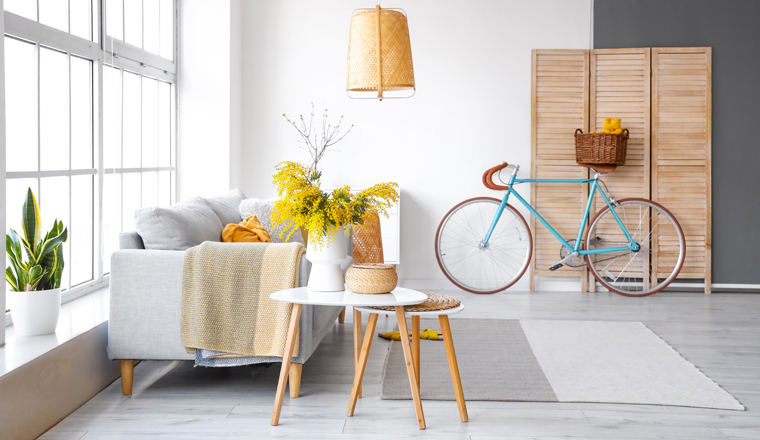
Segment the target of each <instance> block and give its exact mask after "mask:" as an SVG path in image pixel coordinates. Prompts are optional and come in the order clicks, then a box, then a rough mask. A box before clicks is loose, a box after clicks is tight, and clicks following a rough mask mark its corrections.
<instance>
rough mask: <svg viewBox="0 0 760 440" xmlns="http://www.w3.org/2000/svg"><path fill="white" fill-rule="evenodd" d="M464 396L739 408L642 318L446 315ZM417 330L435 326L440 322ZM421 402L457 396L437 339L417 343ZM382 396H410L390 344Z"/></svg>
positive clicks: (395, 347) (400, 358)
mask: <svg viewBox="0 0 760 440" xmlns="http://www.w3.org/2000/svg"><path fill="white" fill-rule="evenodd" d="M450 322H451V328H452V333H453V339H454V345H455V349H456V352H457V359H458V361H459V371H460V375H461V377H462V386H463V388H464V394H465V398H466V399H467V400H498V401H539V402H596V403H625V404H642V405H670V406H687V407H696V408H714V409H730V410H738V411H741V410H744V406H742V405H741V404H740V403H739V402H738V401H737V400H736V399H735V398H734V397H733V396H731V395H730V394H728V393H727V392H726V391H725V390H723V389H722V388H721V387H720V386H719V385H718V384H716V383H715V382H713V381H712V380H711V379H710V378H708V377H707V376H705V375H704V374H703V373H702V372H701V371H699V370H698V369H697V368H696V367H695V366H694V365H693V364H692V363H690V362H688V361H687V360H686V359H684V358H683V357H681V355H679V354H678V353H677V352H676V351H675V350H674V349H673V348H672V347H671V346H670V345H668V344H667V343H666V342H665V341H663V340H662V339H661V338H659V337H658V336H657V335H656V334H654V333H653V332H652V331H651V330H649V329H648V328H647V327H646V326H645V325H644V324H642V323H640V322H597V321H550V320H485V319H451V320H450ZM421 325H422V328H434V329H438V328H439V324H438V320H437V319H431V320H422V323H421ZM420 357H421V368H420V370H421V393H422V398H423V399H428V400H454V391H453V388H452V385H451V375H450V373H449V368H448V364H447V361H446V350H445V347H444V344H443V343H442V342H441V341H429V340H423V341H422V343H421V355H420ZM380 398H381V399H411V393H410V392H409V379H408V378H407V375H406V368H405V366H404V355H403V353H402V350H401V345H400V344H399V343H398V342H392V343H391V345H390V348H389V350H388V355H387V357H386V361H385V366H384V368H383V376H382V383H381V386H380Z"/></svg>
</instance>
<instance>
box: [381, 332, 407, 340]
mask: <svg viewBox="0 0 760 440" xmlns="http://www.w3.org/2000/svg"><path fill="white" fill-rule="evenodd" d="M377 335H378V336H380V337H381V338H383V339H388V340H391V341H400V340H401V332H389V333H378V334H377ZM409 337H410V338H411V337H412V332H409Z"/></svg>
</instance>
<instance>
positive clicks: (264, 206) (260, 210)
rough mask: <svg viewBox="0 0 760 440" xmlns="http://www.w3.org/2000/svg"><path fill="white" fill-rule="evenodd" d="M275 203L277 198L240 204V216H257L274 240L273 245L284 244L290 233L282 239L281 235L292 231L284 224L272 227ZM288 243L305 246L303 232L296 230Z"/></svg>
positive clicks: (251, 200) (244, 201) (253, 200)
mask: <svg viewBox="0 0 760 440" xmlns="http://www.w3.org/2000/svg"><path fill="white" fill-rule="evenodd" d="M275 201H277V199H276V198H271V199H245V200H243V201H242V202H240V207H239V210H240V216H241V217H243V218H248V217H250V216H252V215H255V216H256V217H257V218H258V219H259V222H261V226H263V227H264V229H266V230H267V231H269V237H270V238H271V239H272V243H284V242H285V238H286V237H287V236H288V232H285V233H284V234H283V235H282V238H280V233H281V232H282V231H283V230H285V231H290V229H288V228H287V227H286V226H285V225H284V224H279V225H277V226H272V220H271V216H272V209H273V208H274V202H275ZM288 242H289V243H301V244H303V236H302V235H301V230H300V229H296V230H295V231H294V232H293V235H291V236H290V240H288Z"/></svg>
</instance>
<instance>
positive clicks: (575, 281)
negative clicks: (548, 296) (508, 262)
mask: <svg viewBox="0 0 760 440" xmlns="http://www.w3.org/2000/svg"><path fill="white" fill-rule="evenodd" d="M695 281H697V280H695ZM398 285H399V286H400V287H406V288H407V289H415V290H460V289H459V288H457V286H455V285H454V284H452V283H451V281H449V280H448V279H446V278H400V279H399V280H398ZM529 288H530V287H529V285H528V274H525V275H524V276H523V277H522V278H521V279H520V281H518V282H517V283H515V285H514V286H512V287H510V288H509V289H508V290H507V291H527V290H529ZM580 289H581V278H580V277H579V276H576V277H573V276H568V277H544V276H537V277H536V290H537V291H541V292H579V291H580ZM704 289H705V285H704V283H703V282H695V283H687V282H684V283H678V284H677V285H676V284H673V285H672V286H671V287H670V288H669V289H668V290H669V291H682V292H699V291H702V292H704ZM712 291H713V292H714V293H760V284H725V283H713V285H712Z"/></svg>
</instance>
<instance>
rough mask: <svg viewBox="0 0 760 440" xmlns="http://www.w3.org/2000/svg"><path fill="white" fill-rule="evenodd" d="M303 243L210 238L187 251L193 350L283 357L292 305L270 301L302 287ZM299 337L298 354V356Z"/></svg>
mask: <svg viewBox="0 0 760 440" xmlns="http://www.w3.org/2000/svg"><path fill="white" fill-rule="evenodd" d="M305 251H306V250H305V249H304V247H303V246H302V245H301V244H300V243H278V244H271V243H214V242H205V243H202V244H201V245H199V246H196V247H193V248H190V249H188V250H187V251H185V259H184V262H183V267H182V304H181V308H180V337H181V340H182V345H183V346H185V349H186V350H187V351H188V352H189V353H194V352H195V350H196V349H203V350H212V351H218V352H224V353H225V354H222V355H220V356H221V357H241V356H282V354H283V351H284V349H285V340H286V338H287V334H288V323H289V322H290V313H291V310H292V308H293V305H292V304H287V303H282V302H277V301H273V300H271V299H269V295H270V294H271V293H273V292H276V291H278V290H284V289H290V288H293V287H298V267H299V263H300V260H301V255H302V254H303V253H304V252H305ZM297 342H298V336H296V346H295V350H294V352H293V356H297V355H298V343H297Z"/></svg>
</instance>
